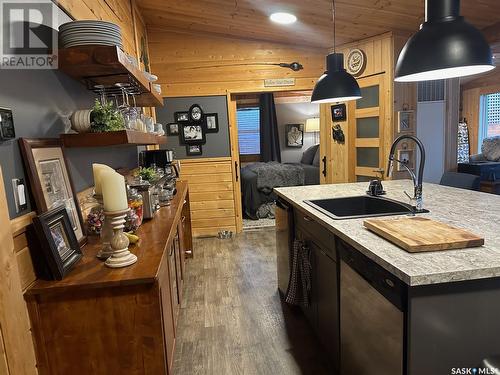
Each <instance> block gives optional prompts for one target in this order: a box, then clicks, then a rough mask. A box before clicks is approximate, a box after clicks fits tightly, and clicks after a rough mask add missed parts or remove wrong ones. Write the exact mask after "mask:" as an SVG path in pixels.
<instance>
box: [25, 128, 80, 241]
mask: <svg viewBox="0 0 500 375" xmlns="http://www.w3.org/2000/svg"><path fill="white" fill-rule="evenodd" d="M19 147H20V149H21V154H22V156H23V160H24V165H25V169H26V173H27V175H28V179H29V182H30V186H31V192H32V194H33V197H34V199H35V204H36V208H37V211H38V213H39V214H42V213H44V212H47V211H49V210H52V209H53V208H55V207H59V206H64V207H65V208H66V210H67V211H68V217H69V221H70V223H71V227H72V228H73V231H74V232H75V236H76V238H77V240H78V242H79V243H80V246H83V245H84V244H85V243H86V242H87V237H86V235H85V232H84V229H83V228H84V227H83V219H82V213H81V212H80V205H79V203H78V198H77V196H76V193H75V189H74V187H73V183H72V181H71V177H70V175H69V171H68V167H67V165H66V159H65V157H64V154H63V150H62V145H61V142H60V140H59V139H58V138H38V139H36V138H35V139H27V138H20V139H19Z"/></svg>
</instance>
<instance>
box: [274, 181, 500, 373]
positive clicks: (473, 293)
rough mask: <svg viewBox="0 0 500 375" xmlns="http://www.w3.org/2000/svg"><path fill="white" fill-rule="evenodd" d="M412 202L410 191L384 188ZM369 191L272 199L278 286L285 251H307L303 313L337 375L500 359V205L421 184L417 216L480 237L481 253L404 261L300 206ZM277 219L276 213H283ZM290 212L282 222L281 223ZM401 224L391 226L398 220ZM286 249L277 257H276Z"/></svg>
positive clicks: (358, 187) (296, 191)
mask: <svg viewBox="0 0 500 375" xmlns="http://www.w3.org/2000/svg"><path fill="white" fill-rule="evenodd" d="M384 187H385V189H386V190H387V195H386V196H387V197H388V198H391V199H395V200H398V201H401V202H405V203H406V202H408V198H407V197H406V196H405V194H404V191H405V190H406V191H408V192H411V191H412V189H413V186H412V183H411V182H410V181H406V180H404V181H386V182H384ZM366 188H367V183H354V184H338V185H321V186H307V187H305V186H300V187H288V188H279V189H276V193H277V194H278V196H279V197H280V202H281V203H279V205H281V206H282V208H285V209H286V208H288V211H287V210H281V212H278V213H277V225H276V228H277V240H278V245H277V248H278V280H279V283H280V290H281V292H282V293H284V292H285V291H286V287H287V283H288V279H287V273H288V271H289V267H288V268H287V265H286V259H285V258H286V256H285V257H283V254H284V252H283V251H282V249H283V248H285V247H288V248H290V247H291V244H292V241H293V239H298V240H302V241H303V242H304V243H306V244H307V246H308V247H309V248H310V259H311V267H312V272H311V274H312V281H311V285H312V287H311V294H310V299H311V304H310V306H309V307H307V308H303V310H304V312H305V315H306V317H307V318H308V320H309V321H310V322H311V324H312V326H313V328H314V329H315V330H316V331H317V333H318V336H319V338H320V340H321V341H322V342H323V344H324V346H325V348H327V352H328V353H329V356H330V359H331V362H332V364H333V367H334V368H336V369H340V373H341V374H343V375H344V374H370V375H373V374H384V375H390V374H410V375H420V374H430V375H432V374H436V375H437V374H450V373H453V369H456V368H476V367H480V366H481V363H482V360H483V359H485V358H489V357H491V356H494V355H498V354H500V335H499V333H500V320H499V318H498V317H500V236H499V231H500V230H499V228H500V226H499V224H500V197H498V196H496V195H491V194H485V193H479V192H474V191H468V190H461V189H455V188H450V187H445V186H439V185H433V184H424V187H423V195H424V207H425V208H427V209H428V210H430V212H429V213H425V214H419V216H422V217H427V218H430V219H434V220H437V221H440V222H443V223H446V224H450V225H452V226H455V227H459V228H463V229H466V230H469V231H470V232H472V233H475V234H477V235H479V236H481V237H484V240H485V244H484V246H481V247H476V248H467V249H460V250H447V251H439V252H428V253H408V252H406V251H404V250H403V249H401V248H399V247H397V246H396V245H394V244H392V243H390V242H388V241H386V240H385V239H383V238H381V237H379V236H377V235H376V234H374V233H372V232H370V231H368V230H367V229H366V228H364V226H363V221H364V220H365V219H366V218H360V219H347V220H334V219H332V218H330V217H329V216H327V215H325V214H323V213H322V212H320V211H318V210H316V209H315V208H313V207H311V206H309V205H308V204H307V203H305V202H304V200H306V199H307V200H313V199H326V198H337V197H345V196H356V195H364V194H365V192H366ZM278 211H280V210H278ZM286 212H288V217H287V219H286V220H285V219H284V217H283V216H284V215H286ZM396 217H397V216H394V218H396ZM280 249H281V250H280Z"/></svg>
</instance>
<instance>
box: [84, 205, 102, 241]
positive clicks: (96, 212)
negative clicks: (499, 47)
mask: <svg viewBox="0 0 500 375" xmlns="http://www.w3.org/2000/svg"><path fill="white" fill-rule="evenodd" d="M103 224H104V208H103V206H102V205H100V204H97V205H96V206H94V207H92V209H91V210H90V212H89V214H88V215H87V232H88V233H89V234H95V235H99V234H101V230H102V226H103Z"/></svg>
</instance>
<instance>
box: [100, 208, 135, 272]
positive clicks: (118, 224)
mask: <svg viewBox="0 0 500 375" xmlns="http://www.w3.org/2000/svg"><path fill="white" fill-rule="evenodd" d="M129 210H130V209H129V208H127V209H126V210H122V211H115V212H105V215H106V217H107V218H110V222H111V227H112V228H113V237H112V238H111V248H112V249H113V253H112V254H111V256H110V257H109V258H108V259H107V260H106V262H104V264H105V265H106V266H108V267H111V268H120V267H127V266H130V265H131V264H134V263H135V262H137V257H136V256H135V255H134V254H132V253H131V252H130V251H129V250H128V245H129V240H128V237H127V236H126V235H125V234H124V233H123V228H124V227H125V225H124V224H125V221H126V220H125V217H126V216H127V213H128V211H129Z"/></svg>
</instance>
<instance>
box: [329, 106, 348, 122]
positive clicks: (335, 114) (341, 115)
mask: <svg viewBox="0 0 500 375" xmlns="http://www.w3.org/2000/svg"><path fill="white" fill-rule="evenodd" d="M332 120H333V121H346V120H347V111H346V107H345V104H336V105H332Z"/></svg>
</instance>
